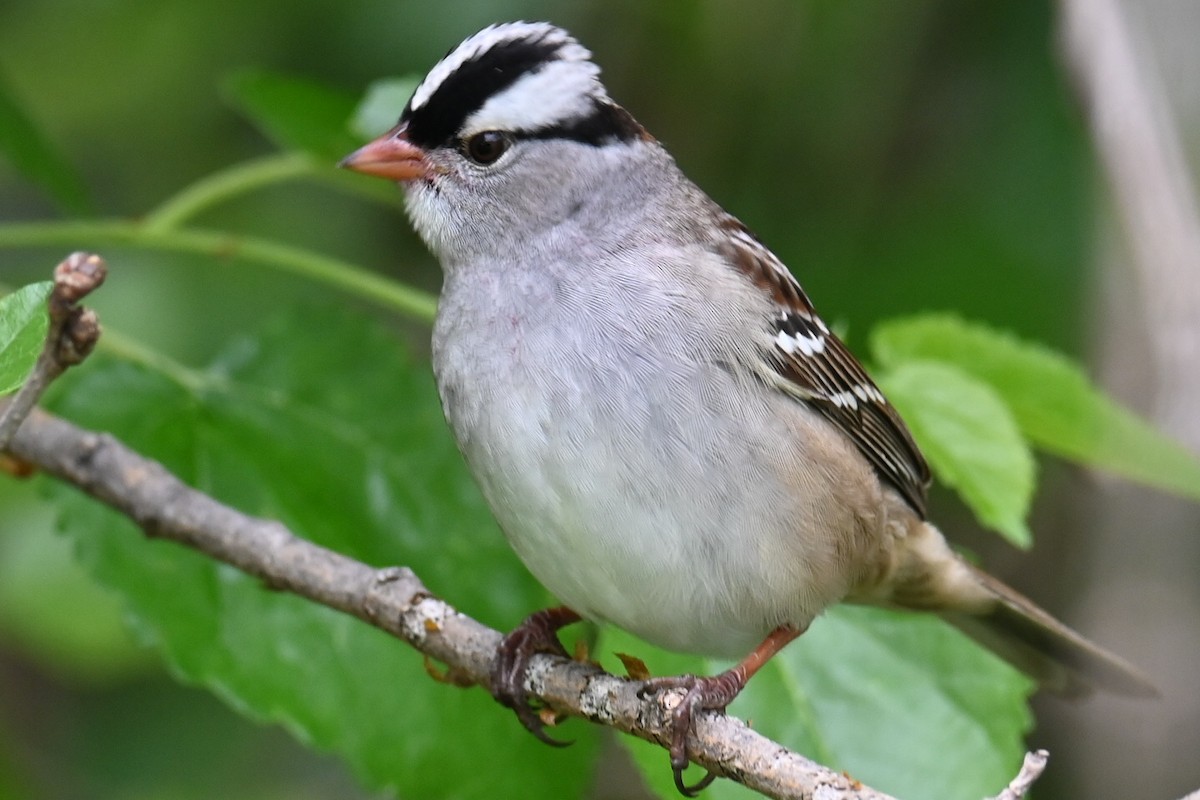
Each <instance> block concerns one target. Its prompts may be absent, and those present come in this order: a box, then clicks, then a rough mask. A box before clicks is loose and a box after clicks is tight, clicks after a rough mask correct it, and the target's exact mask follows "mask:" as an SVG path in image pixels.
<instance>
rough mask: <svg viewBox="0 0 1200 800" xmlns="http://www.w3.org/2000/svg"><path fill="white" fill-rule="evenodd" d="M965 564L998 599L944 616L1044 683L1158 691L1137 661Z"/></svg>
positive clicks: (1070, 691) (1067, 689)
mask: <svg viewBox="0 0 1200 800" xmlns="http://www.w3.org/2000/svg"><path fill="white" fill-rule="evenodd" d="M962 564H963V566H964V567H966V568H967V570H968V571H969V572H970V573H971V576H972V577H973V578H974V579H975V580H976V581H977V582H978V583H979V585H980V586H981V587H982V588H983V589H985V590H986V591H987V593H988V594H990V595H991V596H992V597H993V598H994V603H992V604H990V605H991V607H990V608H984V609H982V610H978V611H973V612H968V611H959V610H945V611H941V612H939V613H940V614H941V616H942V618H943V619H945V620H946V621H947V622H949V623H950V624H952V625H954V626H955V627H956V628H958V629H959V630H961V631H962V632H963V633H965V634H967V635H968V636H970V637H971V638H972V639H974V640H975V641H977V642H979V643H980V644H982V645H983V646H984V647H987V648H988V649H989V650H991V651H993V652H994V653H996V654H997V655H998V656H1000V657H1001V658H1003V659H1004V660H1005V661H1007V662H1008V663H1010V664H1012V665H1013V666H1014V667H1016V668H1017V669H1019V670H1021V671H1022V672H1024V673H1026V674H1027V675H1029V676H1030V677H1032V678H1034V679H1035V680H1037V681H1038V682H1039V683H1040V684H1041V685H1042V686H1044V687H1046V688H1047V689H1051V690H1053V691H1056V692H1060V693H1062V694H1066V695H1072V696H1081V695H1087V694H1091V693H1092V692H1093V691H1095V690H1096V689H1101V690H1104V691H1108V692H1112V693H1115V694H1120V695H1126V696H1131V697H1155V696H1157V695H1158V690H1157V689H1156V688H1155V687H1154V685H1153V684H1152V683H1150V681H1149V680H1148V679H1147V678H1146V677H1145V676H1144V675H1142V673H1141V672H1140V671H1139V670H1138V669H1137V668H1136V667H1134V666H1133V665H1132V664H1129V663H1128V662H1126V661H1125V660H1124V659H1122V658H1121V657H1119V656H1116V655H1114V654H1112V653H1109V652H1108V651H1107V650H1105V649H1103V648H1102V647H1100V646H1098V645H1096V644H1093V643H1092V642H1090V641H1088V640H1087V639H1085V638H1084V637H1083V636H1081V635H1080V634H1078V633H1076V632H1075V631H1073V630H1071V629H1070V628H1068V627H1067V626H1066V625H1064V624H1062V623H1061V622H1059V621H1058V620H1057V619H1055V618H1054V617H1052V616H1050V614H1048V613H1047V612H1045V611H1043V610H1042V609H1041V608H1038V606H1036V605H1035V604H1034V603H1033V602H1032V601H1030V600H1029V599H1028V598H1026V597H1025V596H1023V595H1022V594H1020V593H1019V592H1017V591H1016V590H1014V589H1011V588H1009V587H1008V586H1006V585H1005V584H1003V583H1001V582H1000V581H999V580H997V579H995V578H993V577H992V576H991V575H988V574H987V573H986V572H983V571H982V570H979V569H976V568H975V567H973V566H971V565H970V564H967V563H965V562H962Z"/></svg>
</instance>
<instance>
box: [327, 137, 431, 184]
mask: <svg viewBox="0 0 1200 800" xmlns="http://www.w3.org/2000/svg"><path fill="white" fill-rule="evenodd" d="M407 133H408V131H407V129H406V126H405V125H404V124H403V123H402V124H400V125H397V126H396V127H394V128H392V129H391V130H390V131H388V132H387V133H385V134H383V135H382V136H380V137H379V138H378V139H375V140H374V141H372V142H368V143H367V144H365V145H363V146H362V147H360V148H359V149H357V150H355V151H354V152H353V153H351V154H350V155H348V156H346V157H345V158H343V159H342V160H341V163H339V164H338V166H339V167H345V168H346V169H352V170H354V171H355V172H361V173H362V174H364V175H374V176H376V177H379V178H387V179H388V180H393V181H412V180H417V179H419V178H424V177H425V176H426V175H428V174H429V172H430V168H431V167H430V164H429V161H428V160H427V159H426V158H425V151H424V150H422V149H421V148H419V147H417V146H416V145H415V144H413V143H412V142H410V141H409V140H408V136H407Z"/></svg>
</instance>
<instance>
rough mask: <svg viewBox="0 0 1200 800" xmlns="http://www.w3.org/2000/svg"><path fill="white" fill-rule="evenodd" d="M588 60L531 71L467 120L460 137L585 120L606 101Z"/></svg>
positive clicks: (532, 129) (548, 65) (596, 70)
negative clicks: (599, 102)
mask: <svg viewBox="0 0 1200 800" xmlns="http://www.w3.org/2000/svg"><path fill="white" fill-rule="evenodd" d="M599 73H600V70H599V68H598V67H596V65H595V64H592V63H591V62H590V61H554V62H551V63H549V64H546V65H545V66H544V67H542V68H541V69H539V70H538V71H537V72H531V73H529V74H527V75H525V76H524V77H522V78H521V79H520V80H518V81H517V82H516V83H514V84H513V85H512V86H510V87H508V88H507V89H505V90H504V91H502V92H500V93H499V94H496V95H493V96H492V97H490V98H488V101H487V102H486V103H484V104H483V107H482V108H480V109H479V110H478V111H476V112H475V113H474V114H472V115H471V116H469V117H468V118H467V121H466V122H465V123H464V124H463V129H462V130H463V135H464V136H469V135H471V134H473V133H478V132H479V131H485V130H508V131H536V130H539V129H542V128H548V127H551V126H553V125H555V124H560V123H563V122H569V121H571V120H575V119H580V118H585V117H588V116H589V115H591V114H592V112H593V110H594V108H595V101H596V100H602V99H605V98H607V96H608V95H607V94H606V93H605V92H604V89H603V87H602V86H601V85H600V81H599V80H598V79H597V76H598V75H599Z"/></svg>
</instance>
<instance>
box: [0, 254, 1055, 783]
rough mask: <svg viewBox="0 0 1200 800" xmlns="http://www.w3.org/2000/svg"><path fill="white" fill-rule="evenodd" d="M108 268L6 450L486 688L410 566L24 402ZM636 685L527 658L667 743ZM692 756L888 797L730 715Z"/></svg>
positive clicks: (584, 712) (534, 676) (673, 700)
mask: <svg viewBox="0 0 1200 800" xmlns="http://www.w3.org/2000/svg"><path fill="white" fill-rule="evenodd" d="M104 273H105V267H104V262H103V261H102V260H101V259H100V258H99V257H98V256H94V255H89V254H85V253H76V254H74V255H72V256H71V257H69V258H68V259H67V260H65V261H64V262H63V263H62V264H60V265H59V267H58V268H57V269H56V270H55V288H54V291H53V292H52V294H51V300H50V316H51V324H50V328H49V331H48V334H47V337H46V344H45V347H44V349H43V352H42V356H41V357H40V358H39V360H38V366H37V367H35V370H34V374H33V375H32V376H31V378H30V381H29V382H27V383H26V385H25V386H23V387H22V389H21V391H20V392H18V394H17V395H16V396H14V397H12V398H5V399H0V423H2V424H0V428H5V429H8V428H11V430H12V433H11V434H10V435H9V436H8V437H6V438H5V439H2V440H0V453H3V452H8V453H10V454H12V455H14V456H16V457H17V458H19V459H21V460H23V461H24V462H27V463H28V464H31V465H33V466H34V467H37V468H39V469H40V470H42V471H43V472H46V473H48V474H50V475H52V476H54V477H56V478H58V479H60V480H62V481H64V482H65V483H68V484H71V485H73V486H75V487H76V488H78V489H80V490H82V491H84V492H86V493H87V494H89V495H91V496H92V497H95V498H96V499H97V500H99V501H101V502H103V503H105V504H106V505H108V506H111V507H112V508H114V509H115V510H117V511H118V512H120V513H122V514H124V515H125V516H127V517H128V518H130V519H131V520H133V521H134V522H135V523H137V525H138V526H140V527H141V528H142V530H143V531H145V532H146V534H147V535H148V536H150V537H153V538H162V539H169V540H171V541H174V542H177V543H179V544H183V545H186V546H187V547H190V548H193V549H195V550H198V551H200V552H201V553H204V554H205V555H208V556H210V557H212V558H214V559H217V560H219V561H223V562H225V563H227V564H230V565H232V566H234V567H237V568H238V569H240V570H242V571H243V572H246V573H248V574H250V575H254V576H256V577H258V578H261V579H262V580H263V581H264V582H265V583H266V584H267V585H268V586H270V587H271V588H272V589H276V590H283V591H288V592H291V593H293V594H296V595H299V596H301V597H304V598H307V599H309V600H313V601H315V602H318V603H321V604H323V605H326V606H329V607H330V608H334V609H337V610H338V611H342V612H345V613H347V614H350V615H352V616H355V617H358V618H359V619H361V620H363V621H365V622H367V623H369V624H371V625H374V626H375V627H378V628H380V629H382V630H384V631H387V632H388V633H390V634H392V635H393V636H396V637H398V638H400V639H402V640H404V641H405V642H407V643H409V644H410V645H412V646H413V647H414V648H416V649H417V650H419V651H420V652H422V653H424V654H425V655H427V656H429V657H431V658H434V659H437V660H438V661H441V662H443V663H445V664H446V665H447V666H448V667H449V668H450V674H451V675H452V676H453V678H454V681H455V683H460V684H462V685H470V684H475V683H477V684H481V685H485V686H486V685H487V683H488V681H489V676H490V671H491V663H492V658H493V654H494V653H495V650H496V647H497V645H498V644H499V642H500V639H501V635H500V633H498V632H497V631H494V630H492V629H491V628H488V627H486V626H485V625H482V624H481V623H479V622H477V621H475V620H473V619H471V618H470V617H467V616H465V615H463V614H461V613H459V612H458V611H457V610H455V609H454V608H453V607H452V606H450V605H449V604H448V603H446V602H444V601H442V600H440V599H438V598H436V597H434V596H432V595H431V594H430V593H429V592H428V591H427V590H426V589H425V587H424V585H423V584H422V583H421V581H420V579H419V578H418V577H417V576H416V575H415V574H414V573H413V572H412V570H410V569H408V568H406V567H388V568H384V569H375V568H372V567H370V566H368V565H366V564H363V563H361V562H358V561H355V560H354V559H351V558H348V557H346V556H344V555H341V554H339V553H336V552H334V551H332V550H327V549H325V548H323V547H320V546H318V545H315V544H313V543H311V542H308V541H306V540H304V539H301V538H300V537H298V536H296V535H295V534H293V533H292V532H291V531H289V530H288V529H287V528H286V527H285V526H284V525H282V524H281V523H279V522H277V521H273V520H268V519H261V518H256V517H251V516H248V515H246V514H242V513H241V512H239V511H237V510H235V509H233V508H230V507H229V506H226V505H223V504H221V503H219V502H217V501H216V500H215V499H213V498H212V497H209V496H208V495H206V494H204V493H202V492H199V491H197V490H195V489H192V488H191V487H189V486H187V485H185V484H184V483H183V482H182V481H180V480H179V479H178V478H177V477H175V476H174V475H172V474H171V473H170V472H169V471H168V470H167V469H166V468H165V467H164V466H162V465H161V464H159V463H158V462H156V461H152V460H151V459H148V458H146V457H144V456H142V455H140V454H138V453H137V452H135V451H133V450H131V449H130V448H128V447H126V446H125V445H124V444H122V443H121V442H119V441H117V440H116V439H115V438H113V437H112V436H108V435H105V434H99V433H95V432H92V431H88V430H84V429H82V428H79V427H76V426H75V425H72V424H71V423H69V422H67V421H65V420H63V419H60V418H58V417H55V416H54V415H52V414H49V413H47V412H45V411H41V410H40V409H32V410H31V407H32V405H33V404H34V403H35V402H36V400H37V397H38V396H40V394H41V392H42V391H43V390H44V388H45V386H46V385H47V384H48V383H49V382H50V381H52V380H53V379H54V378H55V377H57V376H58V375H59V374H61V373H62V372H63V370H65V369H66V367H67V366H69V365H71V364H75V363H79V361H81V360H82V359H83V358H84V357H85V356H86V355H87V353H88V352H90V350H91V349H92V347H93V346H94V345H95V342H96V339H97V338H98V336H99V324H98V322H97V321H96V319H95V315H94V314H91V313H90V312H89V311H87V310H84V309H81V308H79V307H78V306H77V305H76V303H77V302H78V300H79V299H80V298H82V297H83V296H84V295H86V294H87V293H88V292H90V291H91V290H92V289H94V288H96V287H97V286H99V285H100V283H101V282H103V280H104ZM642 687H643V683H642V682H641V681H635V680H628V679H624V678H618V677H615V676H612V675H609V674H608V673H606V672H604V671H603V670H601V669H600V668H599V667H597V666H595V665H592V664H587V663H579V662H575V661H570V660H568V659H564V658H560V657H555V656H549V655H540V656H536V657H535V658H534V659H533V662H532V664H531V668H530V670H529V673H528V676H527V679H526V688H527V689H528V691H529V693H530V694H531V695H532V696H534V697H538V698H540V699H541V700H543V701H544V702H546V703H547V704H548V705H549V706H550V707H551V708H553V709H554V710H555V711H558V712H561V713H565V714H570V715H572V716H578V717H584V718H586V719H589V720H591V721H593V722H597V723H600V724H604V725H608V726H610V727H613V728H616V729H617V730H621V731H624V732H626V733H630V734H633V735H634V736H638V737H640V738H642V739H646V740H648V741H651V742H655V743H657V744H658V745H660V746H663V747H666V746H667V745H668V744H669V740H670V736H671V711H672V710H673V709H674V708H675V706H676V705H677V704H678V703H679V702H680V701H681V700H682V697H683V694H684V692H683V691H682V690H675V691H670V692H661V693H656V694H653V695H650V696H649V697H647V698H641V697H639V696H638V692H639V690H640V689H641V688H642ZM514 724H515V723H514ZM688 750H689V753H690V754H691V756H692V759H693V760H694V761H695V762H696V763H697V764H699V765H701V766H703V767H705V768H706V769H708V770H710V771H712V772H714V773H716V774H717V775H720V776H723V777H726V778H729V779H731V780H734V781H737V782H739V783H742V784H744V785H746V786H747V787H749V788H751V789H754V790H755V791H758V792H760V793H762V794H764V795H766V796H768V797H773V798H779V799H780V800H783V799H784V798H788V799H789V800H812V799H814V798H818V797H819V798H821V800H893V798H890V797H889V796H888V795H885V794H883V793H881V792H878V791H875V790H874V789H871V788H870V787H867V786H864V785H863V784H861V783H859V782H858V781H856V780H854V779H853V778H851V777H850V776H848V775H846V774H844V773H840V772H835V771H834V770H831V769H829V768H828V767H824V766H822V765H820V764H817V763H816V762H814V761H811V760H809V759H807V758H805V757H804V756H801V755H799V754H798V753H794V752H791V751H789V750H787V749H786V748H784V747H782V746H781V745H779V744H777V743H775V742H773V741H771V740H770V739H767V738H766V737H764V736H762V735H760V734H757V733H755V732H754V731H752V730H750V728H749V727H748V726H747V725H746V724H745V723H744V722H742V721H741V720H738V719H736V718H733V717H729V716H727V715H725V714H718V713H712V712H706V713H702V714H699V715H698V716H696V717H695V718H694V720H693V726H692V731H691V734H690V735H689V738H688ZM1039 758H1040V760H1037V759H1039ZM1031 759H1034V761H1032V762H1031ZM1044 765H1045V754H1044V753H1041V754H1039V756H1037V757H1035V756H1034V755H1033V754H1031V755H1030V756H1029V757H1027V758H1026V763H1025V766H1024V767H1023V768H1022V771H1021V774H1020V775H1018V776H1017V778H1016V779H1014V781H1013V783H1012V784H1010V786H1009V787H1008V788H1007V789H1006V790H1005V791H1004V792H1003V793H1001V795H999V797H998V798H997V800H1017V798H1020V797H1021V796H1022V795H1023V794H1024V792H1025V791H1026V790H1027V789H1028V786H1029V785H1030V784H1031V783H1032V782H1033V781H1034V780H1035V779H1036V778H1037V776H1038V775H1039V774H1040V772H1041V769H1042V768H1043V767H1044ZM665 768H666V763H665V761H664V769H665Z"/></svg>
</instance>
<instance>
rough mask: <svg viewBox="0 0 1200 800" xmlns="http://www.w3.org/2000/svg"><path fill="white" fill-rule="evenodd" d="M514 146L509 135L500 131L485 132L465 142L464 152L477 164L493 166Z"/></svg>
mask: <svg viewBox="0 0 1200 800" xmlns="http://www.w3.org/2000/svg"><path fill="white" fill-rule="evenodd" d="M510 144H512V140H511V139H509V138H508V135H507V134H505V133H501V132H500V131H483V132H482V133H477V134H475V135H474V136H472V137H471V138H469V139H467V140H466V141H464V142H463V145H462V147H463V152H464V153H466V154H467V158H469V159H471V160H472V161H474V162H475V163H476V164H492V163H495V161H496V159H498V158H500V156H502V155H504V151H505V150H507V149H508V146H509V145H510Z"/></svg>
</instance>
